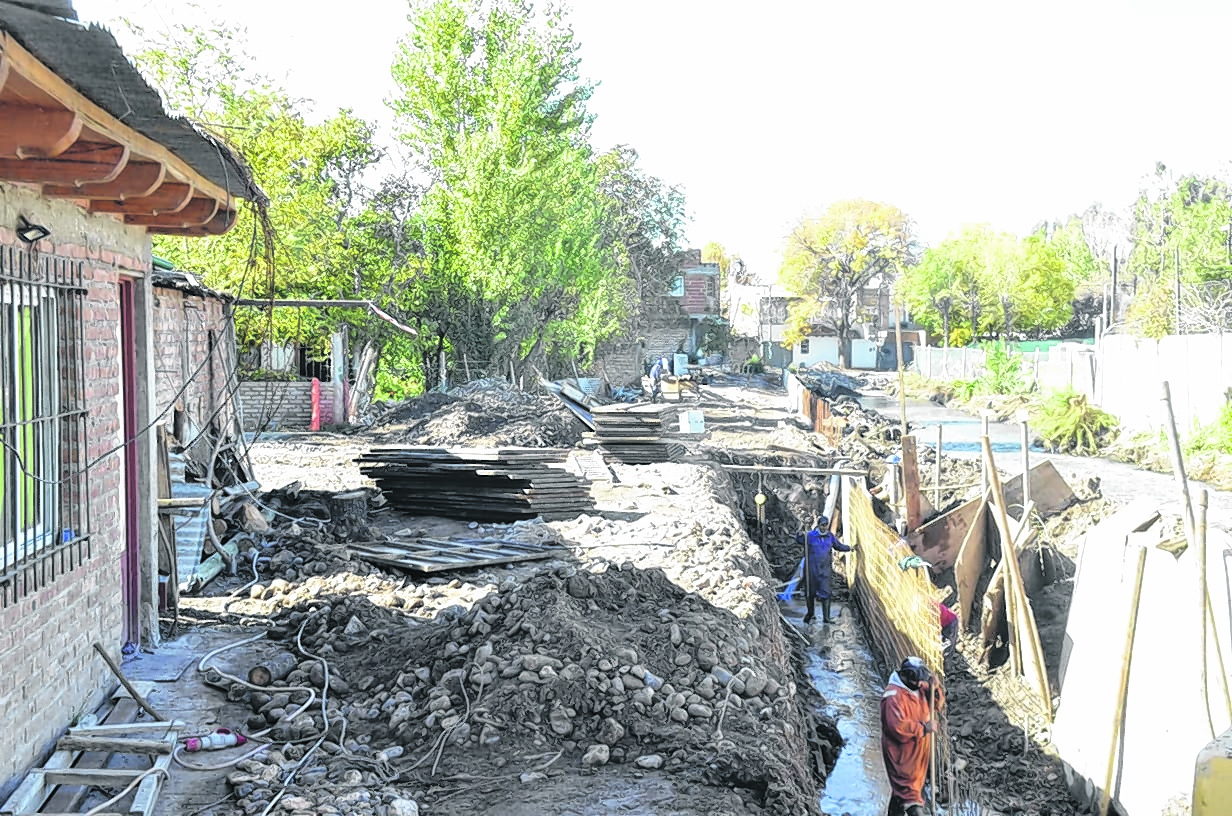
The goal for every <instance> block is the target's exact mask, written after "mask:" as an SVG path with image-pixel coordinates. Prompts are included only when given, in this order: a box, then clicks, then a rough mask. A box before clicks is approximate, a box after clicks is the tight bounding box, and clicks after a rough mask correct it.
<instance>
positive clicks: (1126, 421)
mask: <svg viewBox="0 0 1232 816" xmlns="http://www.w3.org/2000/svg"><path fill="white" fill-rule="evenodd" d="M983 365H984V352H983V351H981V350H979V349H949V350H948V351H947V350H945V349H938V348H922V349H917V350H916V359H915V363H914V365H913V366H912V368H913V370H915V371H917V372H919V373H920V374H921V375H923V376H925V377H928V378H929V379H933V380H956V379H974V378H975V377H977V376H979V374H980V373H981V372H982V371H983ZM1023 370H1024V374H1025V375H1026V376H1027V378H1028V379H1030V380H1033V381H1035V382H1036V383H1038V384H1039V387H1040V389H1041V390H1043V391H1050V390H1059V389H1063V388H1073V389H1074V390H1075V391H1077V392H1079V393H1081V394H1086V395H1087V396H1088V397H1090V398H1091V399H1092V400H1093V401H1094V402H1095V403H1096V404H1097V405H1099V406H1100V407H1102V408H1103V409H1104V410H1106V411H1108V412H1110V413H1112V414H1113V415H1115V416H1116V417H1117V418H1118V419H1119V420H1120V421H1121V423H1122V425H1124V426H1125V427H1126V428H1129V429H1131V430H1135V431H1155V430H1158V429H1160V428H1162V427H1163V425H1162V423H1163V421H1164V417H1163V408H1162V403H1161V402H1160V399H1159V397H1160V389H1161V385H1160V384H1161V383H1162V382H1163V381H1164V380H1167V381H1168V384H1169V387H1170V389H1171V392H1172V408H1173V412H1174V413H1175V415H1176V421H1177V426H1178V428H1179V429H1180V431H1181V433H1182V434H1185V433H1187V432H1189V431H1190V430H1192V429H1193V427H1194V425H1195V424H1209V423H1211V422H1214V421H1215V420H1217V419H1218V418H1219V412H1220V410H1221V409H1222V408H1223V406H1224V404H1225V403H1226V402H1227V393H1228V390H1229V389H1230V388H1232V335H1218V334H1187V335H1180V336H1173V337H1165V338H1163V339H1162V340H1146V339H1138V338H1134V337H1128V336H1123V335H1111V336H1109V337H1106V338H1104V340H1103V341H1102V342H1101V344H1100V345H1099V346H1098V347H1096V346H1083V345H1069V346H1064V345H1063V346H1055V347H1053V348H1051V349H1049V350H1048V351H1046V352H1038V351H1037V352H1028V353H1026V354H1024V355H1023Z"/></svg>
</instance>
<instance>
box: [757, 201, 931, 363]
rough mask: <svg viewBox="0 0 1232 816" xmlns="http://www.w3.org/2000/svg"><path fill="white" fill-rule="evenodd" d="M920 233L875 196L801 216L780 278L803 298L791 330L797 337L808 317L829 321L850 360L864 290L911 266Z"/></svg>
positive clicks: (788, 244)
mask: <svg viewBox="0 0 1232 816" xmlns="http://www.w3.org/2000/svg"><path fill="white" fill-rule="evenodd" d="M914 255H915V238H914V236H913V234H912V228H911V223H910V222H909V221H908V219H907V216H906V215H904V214H903V212H902V210H900V209H898V208H897V207H894V206H891V205H889V204H879V203H876V202H872V201H864V200H853V201H840V202H838V203H837V204H834V205H832V206H831V207H830V208H829V209H828V210H826V212H825V214H823V215H822V216H821V217H820V218H806V219H804V220H802V221H801V222H800V223H799V224H798V225H797V226H796V228H795V229H793V230H792V231H791V234H790V235H788V236H787V241H786V245H785V246H784V248H783V265H782V267H781V269H780V270H779V278H780V280H781V281H782V283H783V285H784V286H785V287H787V289H788V290H789V291H791V292H792V293H793V294H795V295H796V296H798V297H800V298H802V299H803V300H804V305H803V307H802V308H800V309H794V310H793V312H794V317H793V318H792V319H791V320H790V322H789V326H788V329H789V332H790V333H791V334H792V335H793V337H789V338H788V340H789V341H793V342H794V339H798V336H799V334H800V332H801V330H802V326H803V323H804V321H805V320H808V319H811V320H814V321H816V320H820V321H822V322H824V323H827V324H829V325H830V326H831V327H832V328H833V329H834V330H835V332H836V333H837V335H838V338H839V349H840V359H841V362H842V363H843V365H844V366H846V365H847V364H848V357H849V355H848V350H847V342H848V340H849V338H850V336H851V325H852V323H853V321H854V318H855V316H856V310H857V308H858V306H859V296H860V292H861V291H862V290H863V289H864V288H865V287H866V286H868V285H869V284H870V283H871V282H873V281H874V280H876V279H878V278H889V279H894V278H896V277H897V276H898V275H899V274H900V273H901V272H902V271H903V270H904V269H906V268H907V267H908V266H910V265H911V263H912V262H913V261H914Z"/></svg>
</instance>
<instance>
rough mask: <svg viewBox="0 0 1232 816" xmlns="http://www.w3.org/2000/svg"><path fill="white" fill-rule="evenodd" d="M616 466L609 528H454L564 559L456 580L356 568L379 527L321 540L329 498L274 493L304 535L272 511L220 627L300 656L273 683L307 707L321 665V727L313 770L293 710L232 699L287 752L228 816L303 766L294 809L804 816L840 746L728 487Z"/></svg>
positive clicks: (685, 470) (246, 780)
mask: <svg viewBox="0 0 1232 816" xmlns="http://www.w3.org/2000/svg"><path fill="white" fill-rule="evenodd" d="M615 470H616V475H617V477H618V480H617V483H616V484H614V485H612V486H611V487H610V488H609V489H610V490H611V491H613V493H614V494H615V495H614V496H609V497H607V500H608V503H609V505H611V504H619V505H620V506H622V507H626V508H627V510H626V511H623V512H616V511H612V512H613V517H604V516H599V515H584V516H580V517H578V518H575V519H571V520H567V521H560V522H553V523H550V524H549V523H544V522H539V521H532V522H519V523H515V524H511V525H486V526H482V527H476V528H475V529H474V530H473V531H468V532H469V533H471V534H472V535H482V534H485V533H487V532H489V530H488V528H489V527H490V528H491V530H490V532H491V533H492V534H494V535H499V536H501V537H502V538H509V537H513V536H518V537H526V538H528V539H534V540H542V539H543V538H546V537H552V538H554V539H556V540H557V541H559V542H561V543H562V544H564V545H566V546H568V547H570V548H571V549H572V550H573V552H574V553H575V555H574V557H566V558H560V559H556V560H553V561H549V562H539V563H536V564H518V565H511V566H510V567H508V568H492V569H488V570H484V571H478V572H469V573H461V574H459V577H458V578H453V577H452V576H444V577H438V578H431V579H428V580H421V579H417V578H415V577H414V576H412V575H399V574H396V573H395V572H393V571H383V570H380V569H377V568H375V567H372V566H370V565H367V564H365V563H364V562H362V561H359V560H357V559H355V558H353V557H351V556H350V555H349V554H348V551H347V543H348V539H347V536H348V535H349V536H358V537H361V538H362V537H364V536H367V535H370V534H373V533H374V532H377V531H375V529H374V528H373V529H368V530H364V529H360V528H359V527H357V526H356V525H352V526H353V527H355V529H352V530H350V531H349V532H348V533H346V534H344V535H337V534H335V531H334V529H333V528H332V527H327V528H325V529H318V526H317V524H316V522H315V519H318V518H320V517H321V516H322V515H323V514H325V513H327V512H328V511H329V509H330V496H329V495H328V494H317V493H313V492H311V491H281V492H279V491H275V492H274V493H273V494H271V495H269V496H267V497H266V498H267V500H268V502H269V503H270V504H272V505H276V506H277V509H279V511H280V512H283V513H286V514H287V515H289V516H299V517H300V520H298V521H291V520H289V519H286V518H282V517H279V519H280V520H279V523H278V525H277V526H276V527H275V529H274V530H273V531H272V532H271V536H272V543H271V546H269V547H268V548H266V549H265V550H264V551H263V552H262V555H263V556H265V557H268V559H269V560H268V562H266V561H264V560H262V566H261V572H262V575H261V581H260V583H258V584H257V585H256V586H253V587H252V588H251V589H250V590H249V592H248V595H249V597H248V598H247V599H243V600H242V601H236V602H235V603H234V604H233V605H232V611H233V612H235V613H242V614H245V615H264V616H266V617H268V618H269V619H270V620H271V622H272V623H273V624H274V634H275V636H278V637H281V638H283V641H284V643H285V645H286V649H287V651H288V652H291V653H292V654H295V655H297V657H298V658H299V659H302V661H303V662H301V663H299V665H298V668H297V669H296V670H295V671H294V672H292V674H291V675H290V676H288V677H287V678H285V679H284V680H282V681H279V685H280V686H284V687H285V686H294V685H297V684H305V683H306V684H309V685H312V686H315V687H316V688H318V689H321V688H322V687H323V686H324V683H325V673H324V671H323V670H322V668H321V666H320V664H319V663H317V662H316V661H315V660H312V659H310V658H309V657H308V655H310V654H311V655H319V656H321V657H323V658H324V659H325V660H326V661H328V663H329V678H330V680H329V688H328V690H327V702H326V704H325V713H328V719H329V731H328V736H327V738H326V739H325V741H324V742H323V743H322V745H321V746H320V749H319V750H317V751H315V752H313V753H312V754H311V755H308V754H306V751H307V750H308V749H309V748H311V746H312V745H313V743H314V742H315V741H316V740H317V739H319V738H320V737H319V735H320V734H321V733H322V731H323V729H324V728H325V726H326V722H325V717H324V716H323V712H322V711H321V709H320V706H319V705H317V706H315V707H310V708H309V709H308V711H307V712H306V713H304V714H302V715H300V716H297V717H294V718H291V719H290V720H287V719H286V717H285V716H284V715H286V714H287V712H288V711H292V710H293V709H294V708H295V707H296V706H297V705H299V704H301V703H302V702H303V701H304V700H305V699H306V696H305V695H302V694H298V695H297V694H296V693H294V692H286V691H279V690H278V688H271V689H269V690H268V693H264V692H256V693H255V694H254V693H249V692H247V691H241V690H239V689H234V690H232V692H231V694H232V696H233V697H234V698H243V699H245V700H246V701H247V703H248V704H249V705H250V706H251V708H252V712H253V713H252V720H251V721H250V722H249V723H248V724H247V725H248V727H249V729H250V730H257V729H259V728H264V727H273V728H274V732H273V733H272V734H271V736H272V737H273V738H274V739H275V740H277V741H278V744H279V745H283V746H284V747H282V748H280V749H279V750H278V751H270V752H269V753H268V755H266V756H263V757H262V758H260V759H259V761H254V762H251V763H245V765H243V766H241V768H240V769H239V770H238V771H237V772H236V774H234V775H233V780H232V781H233V783H235V784H234V788H235V792H236V794H237V796H239V797H240V800H241V801H240V805H239V809H240V810H243V811H253V812H260V811H261V810H262V809H263V808H264V807H265V805H266V804H267V803H268V802H269V800H270V798H271V797H272V796H273V795H275V794H276V792H277V791H278V790H279V788H280V785H279V783H278V779H279V777H280V775H282V774H281V772H285V771H286V770H289V769H291V768H294V767H296V765H298V764H299V763H301V762H303V766H302V768H300V769H299V771H298V773H297V776H296V780H295V785H294V786H292V788H291V789H290V791H289V794H288V795H289V796H291V797H292V799H293V804H294V806H295V807H294V808H288V809H290V810H291V812H293V813H320V814H326V813H338V812H341V813H345V814H348V815H349V814H356V815H358V814H365V816H366V815H367V814H376V813H380V812H382V811H381V810H380V808H381V807H384V808H385V811H384V812H388V813H393V812H395V810H394V809H393V803H394V802H395V801H399V802H401V801H405V802H417V803H419V804H421V805H424V806H428V807H431V808H432V812H433V813H477V812H478V813H483V812H498V811H493V810H490V808H491V807H492V805H493V803H494V802H512V801H515V800H516V801H520V802H522V803H523V804H525V805H526V806H528V807H533V806H536V803H537V804H538V805H541V806H542V807H539V809H538V810H533V811H531V810H528V811H526V812H527V813H529V812H555V811H554V810H553V808H559V806H560V803H561V802H562V801H564V800H570V801H589V799H588V798H587V797H588V796H590V795H598V796H601V797H604V798H605V800H606V798H610V799H611V800H612V801H613V802H617V801H620V802H623V803H625V807H624V809H626V810H633V811H637V812H646V811H647V810H654V809H656V807H657V806H654V802H652V801H651V798H647V797H655V796H657V797H660V798H662V797H664V796H668V795H669V794H670V795H671V796H670V797H669V798H674V799H675V800H679V801H682V802H684V801H687V802H688V804H687V805H682V806H681V807H680V811H679V812H688V813H703V812H712V813H731V814H740V813H783V814H787V813H793V814H794V813H816V804H815V803H816V791H817V787H818V784H819V782H820V781H821V780H823V779H824V776H825V773H826V772H827V768H828V767H832V765H833V763H834V761H835V760H836V759H837V754H838V750H839V748H840V746H841V745H842V738H841V737H840V736H839V735H838V732H837V729H836V728H835V727H834V724H833V722H832V721H829V720H828V719H826V718H824V717H822V716H820V715H819V713H818V712H819V711H820V709H821V706H822V705H823V704H824V701H822V700H821V699H820V698H819V697H818V696H817V695H816V693H815V692H814V691H813V690H812V689H811V687H810V686H809V685H808V683H807V681H806V680H805V679H804V678H803V676H802V675H800V674H799V673H798V672H799V669H798V668H797V667H798V666H799V665H800V663H799V660H798V656H796V655H793V653H792V652H791V651H790V648H789V647H788V646H787V645H786V643H785V641H784V637H785V633H784V632H783V630H782V622H781V619H780V617H779V615H778V609H777V607H776V605H775V603H774V601H773V587H772V578H771V576H770V574H769V570H768V569H767V567H766V564H765V561H764V560H763V559H762V558H761V555H760V553H759V552H758V550H757V548H756V546H755V545H753V544H752V542H750V541H749V539H748V537H747V536H746V535H745V534H744V531H743V530H742V529H741V527H740V523H739V520H738V519H737V518H736V516H735V515H734V514H733V513H732V511H731V510H730V509H729V508H730V506H731V505H733V504H734V502H735V494H734V491H733V490H732V487H731V485H730V483H729V482H728V481H727V479H726V478H725V477H724V476H723V475H722V474H721V473H720V472H718V471H716V470H715V469H713V468H707V467H698V466H694V465H679V464H669V465H661V466H655V467H638V468H632V467H624V466H619V465H618V466H616V467H615ZM376 501H377V503H379V499H377V500H376ZM681 507H688V508H690V512H688V513H687V514H686V513H681V512H680V508H681ZM427 521H428V520H426V519H425V523H426V522H427ZM381 523H383V524H384V523H385V522H381ZM455 524H458V525H460V526H462V527H463V528H464V529H465V525H464V524H462V523H458V522H455ZM498 527H499V528H500V529H497V528H498ZM301 632H302V635H301ZM297 639H298V643H297ZM301 644H302V647H303V652H300V651H299V645H301ZM284 698H285V699H284ZM344 729H345V730H344ZM297 741H302V742H300V744H298V745H297V744H291V745H290V746H289V747H285V746H286V743H287V742H291V743H295V742H297ZM305 756H307V757H308V758H307V761H304V757H305ZM588 785H589V786H592V787H593V788H594V791H593V792H592V791H590V790H588V789H587V786H588ZM510 786H514V787H516V789H517V792H516V794H515V795H514V797H513V798H510ZM340 791H341V792H343V796H345V797H347V798H343V796H340ZM664 791H667V792H666V793H665V792H664ZM614 792H619V793H620V795H619V796H616V795H615V794H614ZM655 801H658V800H655ZM810 803H811V804H810ZM331 807H332V808H335V809H334V810H330V808H331ZM400 807H401V806H400ZM408 807H409V806H408ZM408 812H409V811H408ZM672 812H677V811H672Z"/></svg>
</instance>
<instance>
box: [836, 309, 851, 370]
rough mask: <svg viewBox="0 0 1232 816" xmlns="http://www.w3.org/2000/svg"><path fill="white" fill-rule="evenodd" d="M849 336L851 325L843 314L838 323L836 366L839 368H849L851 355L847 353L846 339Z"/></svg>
mask: <svg viewBox="0 0 1232 816" xmlns="http://www.w3.org/2000/svg"><path fill="white" fill-rule="evenodd" d="M850 335H851V324H850V323H849V321H848V320H847V315H846V314H844V315H843V316H842V317H840V318H839V321H838V364H839V367H840V368H851V360H850V359H849V358H850V357H851V355H850V354H849V353H848V350H847V349H848V346H847V338H848V337H849V336H850Z"/></svg>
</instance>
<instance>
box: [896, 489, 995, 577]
mask: <svg viewBox="0 0 1232 816" xmlns="http://www.w3.org/2000/svg"><path fill="white" fill-rule="evenodd" d="M983 505H984V498H983V497H982V496H980V497H976V498H974V499H971V500H970V501H968V502H966V503H964V504H960V505H959V506H958V507H955V508H954V509H953V510H951V511H950V512H948V513H946V514H944V515H941V516H937V518H935V519H933V520H932V521H930V522H928V523H927V524H925V525H924V526H923V527H921V528H920V529H919V530H917V531H916V532H915V533H914V534H913V535H910V536H908V538H907V541H908V543H910V544H911V549H912V551H913V552H914V553H915V554H916V555H918V556H920V557H921V558H923V559H924V560H925V561H927V562H928V563H929V564H932V566H933V569H934V570H937V571H941V570H947V569H949V568H950V567H953V566H955V564H956V562H957V560H958V553H959V551H960V550H961V549H962V546H963V542H964V541H966V538H967V533H968V532H969V531H970V530H971V525H972V524H974V523H975V518H976V516H977V515H982V514H983V513H984V510H983Z"/></svg>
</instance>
